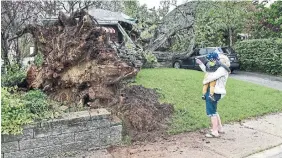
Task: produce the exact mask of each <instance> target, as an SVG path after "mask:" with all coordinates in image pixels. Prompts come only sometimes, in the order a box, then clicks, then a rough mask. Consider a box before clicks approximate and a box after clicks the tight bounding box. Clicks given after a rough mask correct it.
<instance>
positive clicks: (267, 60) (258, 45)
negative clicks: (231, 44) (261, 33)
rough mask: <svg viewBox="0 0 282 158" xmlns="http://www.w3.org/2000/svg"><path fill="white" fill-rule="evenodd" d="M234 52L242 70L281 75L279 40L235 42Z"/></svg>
mask: <svg viewBox="0 0 282 158" xmlns="http://www.w3.org/2000/svg"><path fill="white" fill-rule="evenodd" d="M235 50H236V52H237V53H238V54H239V61H240V66H241V68H242V69H243V70H247V71H258V72H264V73H269V74H274V75H282V41H281V39H279V40H275V39H254V40H245V41H241V42H237V43H236V45H235Z"/></svg>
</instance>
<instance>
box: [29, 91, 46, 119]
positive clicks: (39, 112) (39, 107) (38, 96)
mask: <svg viewBox="0 0 282 158" xmlns="http://www.w3.org/2000/svg"><path fill="white" fill-rule="evenodd" d="M24 103H25V105H26V108H28V109H29V110H30V112H31V113H32V114H34V118H44V117H47V115H48V114H47V112H48V111H49V109H50V106H49V104H48V102H47V95H46V94H45V93H43V92H42V91H40V90H31V91H29V92H27V93H26V94H25V95H24Z"/></svg>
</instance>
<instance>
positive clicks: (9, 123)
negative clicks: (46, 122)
mask: <svg viewBox="0 0 282 158" xmlns="http://www.w3.org/2000/svg"><path fill="white" fill-rule="evenodd" d="M17 91H18V90H17V89H16V88H14V87H10V88H6V87H5V88H3V87H2V88H1V92H2V95H1V108H2V111H1V115H2V118H1V121H2V125H1V127H2V128H1V132H2V134H20V133H21V132H22V126H23V125H25V124H28V123H31V122H33V121H35V120H41V119H46V118H53V117H56V116H58V115H60V111H59V109H56V108H54V107H52V104H51V101H50V100H48V98H47V95H46V94H44V93H43V92H42V91H40V90H31V91H29V92H27V93H25V94H20V93H19V92H17ZM54 104H56V103H54Z"/></svg>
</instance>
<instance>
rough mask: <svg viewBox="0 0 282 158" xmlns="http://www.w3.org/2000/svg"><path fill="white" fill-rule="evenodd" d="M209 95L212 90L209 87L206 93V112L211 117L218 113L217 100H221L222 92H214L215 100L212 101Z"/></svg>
mask: <svg viewBox="0 0 282 158" xmlns="http://www.w3.org/2000/svg"><path fill="white" fill-rule="evenodd" d="M209 95H210V90H209V88H208V91H207V93H206V95H205V97H206V112H207V115H208V116H209V117H211V116H215V115H217V102H218V101H219V100H220V98H221V94H216V93H214V99H215V101H212V100H211V99H210V98H209Z"/></svg>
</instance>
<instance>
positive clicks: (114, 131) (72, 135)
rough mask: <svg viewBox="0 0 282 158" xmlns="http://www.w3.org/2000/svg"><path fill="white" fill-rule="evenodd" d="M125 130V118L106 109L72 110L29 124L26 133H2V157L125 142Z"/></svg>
mask: <svg viewBox="0 0 282 158" xmlns="http://www.w3.org/2000/svg"><path fill="white" fill-rule="evenodd" d="M121 131H122V125H121V121H120V120H119V119H118V118H116V117H114V118H112V117H110V112H108V111H107V110H106V109H93V110H90V111H79V112H73V113H68V114H66V115H65V116H63V117H62V118H60V119H54V120H49V121H42V122H40V123H34V124H33V125H28V126H25V127H24V130H23V134H22V135H1V154H2V155H1V157H4V158H18V157H21V158H23V157H24V158H25V157H26V158H33V157H34V158H35V157H36V158H39V157H54V155H64V154H66V153H74V152H81V151H85V150H93V149H101V148H106V147H108V146H110V145H117V144H119V143H120V142H121V137H122V136H121ZM59 157H63V156H59Z"/></svg>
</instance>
